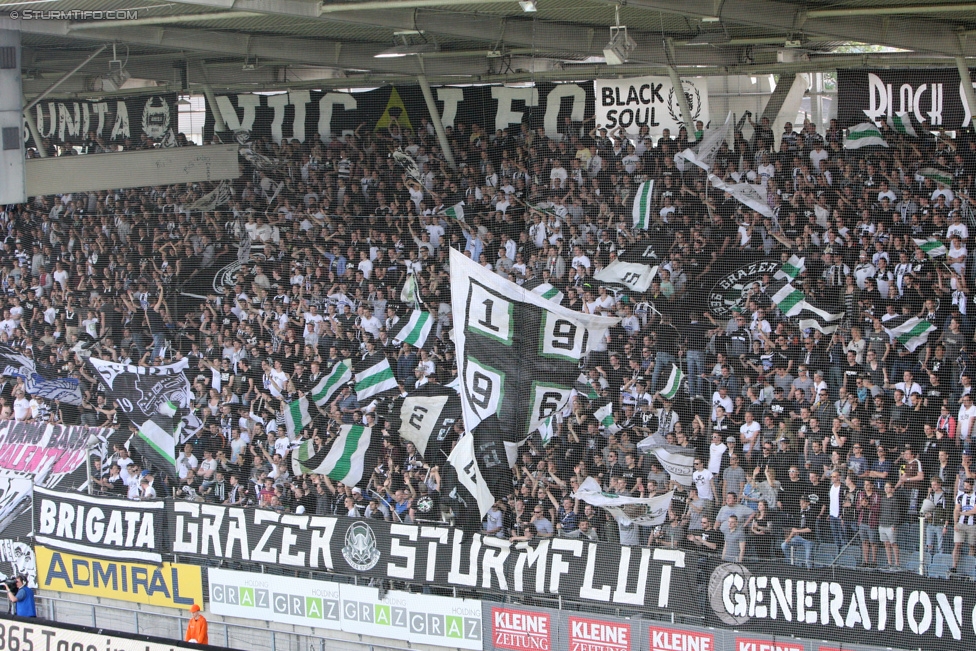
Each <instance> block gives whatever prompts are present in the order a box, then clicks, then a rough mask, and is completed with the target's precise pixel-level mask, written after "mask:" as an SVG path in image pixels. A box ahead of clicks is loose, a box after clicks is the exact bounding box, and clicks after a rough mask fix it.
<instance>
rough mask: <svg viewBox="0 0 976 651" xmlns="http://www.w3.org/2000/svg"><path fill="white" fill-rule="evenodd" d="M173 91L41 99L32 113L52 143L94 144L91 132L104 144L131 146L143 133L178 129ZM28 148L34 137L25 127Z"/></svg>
mask: <svg viewBox="0 0 976 651" xmlns="http://www.w3.org/2000/svg"><path fill="white" fill-rule="evenodd" d="M177 99H178V97H177V94H176V93H162V94H156V95H133V96H129V97H125V98H117V99H105V100H100V101H97V100H96V101H90V102H86V101H78V102H68V101H58V100H55V101H43V102H39V103H38V104H37V105H36V106H35V107H34V108H33V109H31V112H32V113H33V115H34V120H35V121H36V122H37V130H38V132H39V133H40V134H41V138H44V139H48V140H50V141H51V142H52V143H53V144H55V145H67V144H71V145H74V146H82V147H84V146H86V145H88V144H92V145H94V143H91V142H90V141H89V139H88V134H89V132H94V133H95V137H96V138H100V139H101V140H102V141H103V142H104V143H105V144H106V145H123V144H124V143H125V141H126V140H128V139H131V140H132V144H133V145H138V144H139V143H141V142H142V136H143V135H146V136H149V137H150V138H152V139H153V140H161V139H162V138H163V137H165V136H166V134H167V133H169V131H170V129H173V130H177V131H178V130H179V128H178V119H177V111H176V109H177V106H176V101H177ZM24 134H25V136H24V137H25V142H26V143H27V146H28V147H36V145H35V144H34V139H33V137H31V136H30V133H29V132H28V130H27V129H24Z"/></svg>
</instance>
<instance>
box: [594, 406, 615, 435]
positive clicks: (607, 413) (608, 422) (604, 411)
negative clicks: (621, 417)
mask: <svg viewBox="0 0 976 651" xmlns="http://www.w3.org/2000/svg"><path fill="white" fill-rule="evenodd" d="M593 418H595V419H596V420H597V422H598V423H600V427H601V428H602V429H603V430H604V431H605V432H606V433H607V434H616V433H617V432H619V431H620V429H621V428H620V426H619V425H617V423H616V421H614V419H613V403H612V402H608V403H607V404H605V405H604V406H602V407H600V408H599V409H597V410H596V411H595V412H593Z"/></svg>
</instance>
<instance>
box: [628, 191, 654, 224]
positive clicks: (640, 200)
mask: <svg viewBox="0 0 976 651" xmlns="http://www.w3.org/2000/svg"><path fill="white" fill-rule="evenodd" d="M633 212H634V228H643V229H648V228H650V227H651V215H652V214H653V212H654V181H653V180H652V181H644V182H643V183H641V184H640V185H639V186H637V193H636V194H635V195H634V211H633Z"/></svg>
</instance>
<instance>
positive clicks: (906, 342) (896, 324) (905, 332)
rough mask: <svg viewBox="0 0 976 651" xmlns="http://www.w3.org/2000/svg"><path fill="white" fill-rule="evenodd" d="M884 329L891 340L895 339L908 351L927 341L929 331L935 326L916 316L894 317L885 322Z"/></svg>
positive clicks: (912, 350)
mask: <svg viewBox="0 0 976 651" xmlns="http://www.w3.org/2000/svg"><path fill="white" fill-rule="evenodd" d="M884 329H885V332H887V333H888V335H889V336H890V337H891V339H892V340H893V341H897V342H898V343H900V344H901V345H902V346H904V347H905V348H907V349H908V350H909V351H910V352H915V349H916V348H918V347H919V346H921V345H922V344H924V343H925V342H926V341H928V338H929V333H931V332H932V331H933V330H936V329H937V328H936V327H935V325H933V324H932V323H930V322H928V321H925V320H923V319H920V318H918V317H912V318H910V319H906V318H905V317H896V318H894V319H891V320H890V321H888V322H887V323H885V325H884Z"/></svg>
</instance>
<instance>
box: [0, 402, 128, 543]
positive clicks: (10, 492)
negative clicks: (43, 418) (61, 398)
mask: <svg viewBox="0 0 976 651" xmlns="http://www.w3.org/2000/svg"><path fill="white" fill-rule="evenodd" d="M111 433H112V430H110V429H103V428H95V427H82V426H77V425H50V424H45V423H18V422H16V421H13V420H7V421H0V531H4V532H5V533H6V530H7V528H8V527H9V526H10V525H11V524H12V523H16V521H17V520H18V518H20V516H22V515H23V514H24V513H25V512H26V511H27V510H28V509H30V496H31V491H32V490H33V488H34V486H35V485H37V486H46V487H48V488H54V487H55V486H58V485H60V484H62V483H64V484H66V485H68V486H71V487H76V486H81V485H82V484H84V483H85V481H86V480H87V475H86V470H85V456H86V452H85V449H86V445H87V443H88V440H89V439H90V438H91V437H92V436H94V437H95V438H96V439H99V440H101V441H104V440H106V439H107V438H108V436H109V435H110V434H111ZM27 533H29V531H28V532H27ZM7 537H10V535H7Z"/></svg>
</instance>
